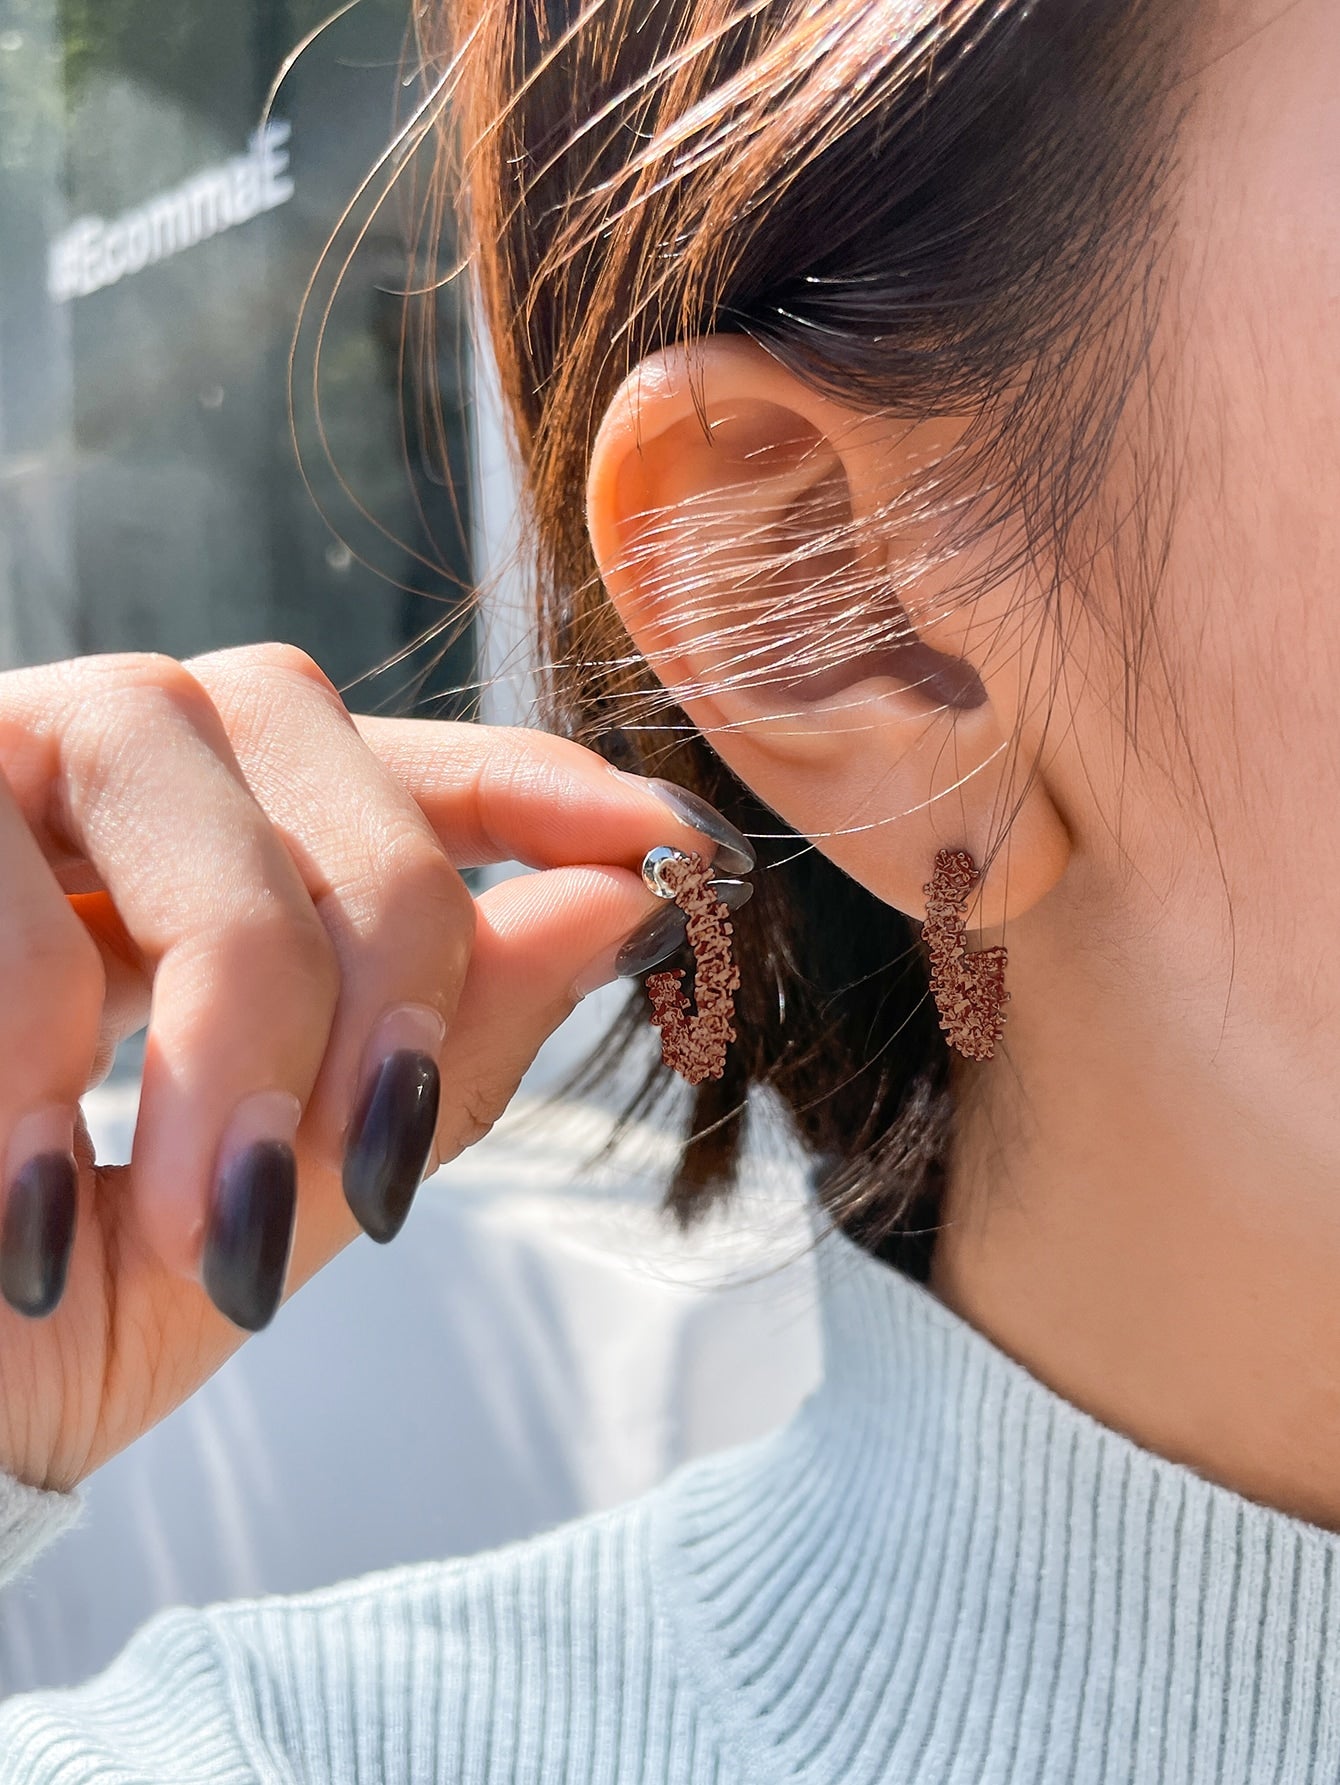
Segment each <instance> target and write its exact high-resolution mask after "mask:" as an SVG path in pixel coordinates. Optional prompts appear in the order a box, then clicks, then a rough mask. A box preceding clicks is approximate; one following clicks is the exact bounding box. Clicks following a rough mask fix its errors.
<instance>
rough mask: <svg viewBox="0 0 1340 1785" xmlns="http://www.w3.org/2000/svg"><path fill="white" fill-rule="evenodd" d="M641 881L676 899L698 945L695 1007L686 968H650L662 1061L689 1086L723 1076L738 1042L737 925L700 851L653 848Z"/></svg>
mask: <svg viewBox="0 0 1340 1785" xmlns="http://www.w3.org/2000/svg"><path fill="white" fill-rule="evenodd" d="M642 878H643V879H644V880H645V881H646V883H647V885H648V887H649V888H650V889H651V891H652V892H654V893H655V894H656V895H657V897H658V898H662V899H673V900H674V901H675V903H676V905H678V906H679V908H680V910H681V911H682V912H683V913H684V916H685V918H686V919H687V925H686V929H687V937H686V939H687V941H688V944H689V947H690V948H691V949H692V950H693V957H694V981H693V1006H690V1003H689V1000H688V998H687V997H686V996H685V993H684V991H683V988H682V983H681V982H682V981H683V978H684V973H683V970H682V969H681V968H676V969H675V970H674V971H673V972H670V973H652V974H650V975H649V976H648V979H647V995H648V996H649V997H650V999H651V1008H652V1018H651V1020H652V1022H653V1023H654V1024H655V1026H656V1027H657V1028H658V1029H659V1030H660V1032H661V1058H662V1059H663V1060H664V1061H665V1064H666V1065H667V1066H672V1067H673V1068H674V1070H675V1071H676V1072H678V1073H679V1074H680V1075H681V1076H682V1077H683V1078H686V1079H687V1080H688V1082H689V1083H690V1084H691V1085H700V1084H701V1083H702V1082H703V1080H704V1079H709V1078H720V1077H722V1075H723V1074H724V1072H725V1070H726V1049H727V1047H728V1046H729V1045H730V1043H731V1042H732V1041H734V1040H735V1030H734V1028H733V1026H732V1021H731V1019H732V1018H733V1017H734V1015H735V993H736V991H737V990H738V989H739V985H740V969H739V967H738V966H737V965H736V963H735V957H734V954H733V953H732V950H731V937H732V936H733V935H734V933H735V932H734V926H733V925H732V924H731V921H730V915H729V911H728V909H727V907H726V905H725V904H724V902H723V901H722V900H721V898H720V897H719V896H718V895H717V893H716V892H715V891H714V890H713V884H712V870H711V868H710V867H709V866H708V865H707V863H706V862H705V861H704V860H703V858H702V856H701V855H696V854H692V853H689V852H686V851H684V850H680V849H670V848H667V847H665V846H660V847H658V848H656V849H651V850H648V852H647V855H646V857H645V859H644V860H643V863H642Z"/></svg>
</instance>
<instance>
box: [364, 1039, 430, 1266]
mask: <svg viewBox="0 0 1340 1785" xmlns="http://www.w3.org/2000/svg"><path fill="white" fill-rule="evenodd" d="M441 1094H442V1080H441V1077H440V1075H439V1073H438V1070H437V1063H436V1061H434V1060H431V1059H429V1057H428V1055H427V1054H421V1053H419V1052H417V1051H416V1050H414V1049H411V1048H403V1049H401V1050H400V1051H399V1052H398V1053H394V1054H391V1055H389V1056H388V1058H386V1059H385V1060H383V1061H382V1063H381V1065H380V1066H379V1067H378V1069H377V1071H376V1072H375V1073H374V1074H373V1076H372V1080H371V1082H370V1084H369V1085H368V1088H367V1090H366V1092H365V1093H364V1096H363V1099H362V1102H361V1104H360V1107H359V1111H358V1114H357V1116H356V1117H355V1118H354V1124H353V1128H352V1129H351V1131H350V1139H349V1147H348V1151H347V1152H346V1153H345V1156H344V1194H345V1199H346V1201H347V1202H348V1204H349V1207H350V1208H351V1209H352V1210H353V1212H354V1214H355V1215H356V1216H357V1217H358V1223H359V1225H360V1227H362V1229H363V1231H364V1233H366V1234H368V1235H369V1236H370V1237H371V1238H372V1239H374V1240H376V1241H377V1242H378V1243H379V1244H381V1245H385V1244H386V1242H387V1241H388V1240H393V1239H394V1238H395V1236H396V1235H397V1234H398V1233H399V1232H400V1229H401V1227H402V1226H403V1225H404V1222H405V1217H406V1215H408V1214H409V1210H410V1204H411V1203H412V1202H413V1201H414V1194H415V1192H416V1191H417V1190H418V1188H419V1185H420V1184H421V1183H422V1181H423V1174H424V1168H425V1167H426V1165H427V1164H428V1155H429V1153H430V1152H431V1151H432V1147H433V1136H434V1134H436V1132H437V1106H438V1103H439V1101H440V1099H441Z"/></svg>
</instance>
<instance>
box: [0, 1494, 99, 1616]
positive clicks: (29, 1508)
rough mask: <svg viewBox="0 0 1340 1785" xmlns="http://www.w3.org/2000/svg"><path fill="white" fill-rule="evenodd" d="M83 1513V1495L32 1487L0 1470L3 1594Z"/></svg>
mask: <svg viewBox="0 0 1340 1785" xmlns="http://www.w3.org/2000/svg"><path fill="white" fill-rule="evenodd" d="M83 1510H84V1498H83V1495H82V1494H79V1493H77V1492H76V1493H72V1494H61V1493H53V1492H52V1491H51V1490H50V1489H48V1488H37V1487H29V1486H28V1484H27V1483H26V1482H23V1481H19V1480H18V1479H17V1478H16V1477H15V1476H13V1475H9V1474H7V1473H6V1472H5V1471H4V1470H3V1469H0V1592H3V1591H4V1589H5V1588H6V1587H7V1586H9V1585H10V1583H11V1582H13V1581H14V1580H16V1579H17V1578H18V1577H19V1576H20V1575H21V1574H22V1573H23V1572H24V1570H25V1569H26V1568H29V1567H30V1566H31V1565H32V1563H33V1562H35V1561H36V1560H37V1558H38V1556H39V1555H40V1554H41V1553H42V1551H43V1550H44V1549H46V1548H47V1546H48V1545H49V1544H52V1543H54V1542H55V1541H56V1539H57V1538H58V1537H59V1536H60V1535H61V1533H62V1532H63V1531H67V1530H68V1529H69V1528H70V1526H71V1525H73V1524H76V1523H77V1522H78V1520H79V1517H80V1515H81V1514H82V1512H83Z"/></svg>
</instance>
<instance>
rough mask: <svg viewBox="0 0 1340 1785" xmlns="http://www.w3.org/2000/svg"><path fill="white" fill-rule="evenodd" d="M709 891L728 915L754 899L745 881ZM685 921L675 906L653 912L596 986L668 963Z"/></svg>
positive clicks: (678, 944)
mask: <svg viewBox="0 0 1340 1785" xmlns="http://www.w3.org/2000/svg"><path fill="white" fill-rule="evenodd" d="M712 890H713V891H714V892H715V893H716V895H717V897H718V898H719V899H720V900H721V902H722V904H723V905H724V906H725V907H726V909H727V910H728V911H738V910H739V909H740V907H741V905H747V904H748V903H749V901H750V899H752V898H753V896H754V889H753V887H752V885H751V884H750V883H749V881H747V880H717V881H713V882H712ZM687 921H688V920H687V919H686V918H685V916H684V913H683V912H682V911H681V910H680V908H679V906H678V905H672V904H665V905H663V906H662V907H661V909H660V910H659V911H653V912H652V914H651V916H650V917H649V918H648V919H647V921H646V922H645V923H644V924H643V925H642V926H641V928H640V929H636V930H634V931H633V933H632V935H631V936H630V937H629V938H628V940H627V941H626V942H625V943H624V944H623V946H622V948H620V949H619V951H618V953H617V954H616V955H615V957H614V961H613V972H612V974H610V975H608V976H607V979H605V980H598V981H597V984H601V985H603V984H606V983H608V978H617V979H636V978H637V976H638V975H639V974H641V973H646V972H648V971H650V969H651V968H652V967H654V966H656V964H657V963H658V962H659V961H665V960H668V959H669V958H670V956H671V955H672V954H674V952H675V950H676V949H677V948H680V947H681V946H682V945H683V942H684V932H685V928H686V925H687ZM593 989H594V988H593Z"/></svg>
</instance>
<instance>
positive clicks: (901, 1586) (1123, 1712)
mask: <svg viewBox="0 0 1340 1785" xmlns="http://www.w3.org/2000/svg"><path fill="white" fill-rule="evenodd" d="M817 1262H818V1274H819V1280H820V1285H821V1301H822V1318H823V1331H824V1354H825V1377H824V1382H823V1384H822V1386H821V1387H820V1389H819V1390H818V1391H817V1392H816V1393H815V1394H814V1395H813V1396H812V1397H811V1398H810V1400H809V1401H807V1402H806V1404H805V1406H804V1408H803V1409H802V1410H801V1412H800V1413H799V1414H798V1415H797V1416H796V1418H795V1419H794V1420H792V1421H791V1423H790V1424H789V1425H788V1426H786V1427H785V1428H784V1429H783V1430H782V1431H781V1432H779V1433H778V1434H776V1435H774V1436H773V1437H771V1438H768V1439H765V1440H763V1441H762V1442H761V1443H758V1444H755V1445H751V1446H749V1447H747V1448H746V1449H745V1450H743V1451H737V1452H734V1453H729V1454H728V1455H726V1456H724V1457H721V1458H715V1459H711V1460H709V1461H708V1462H707V1463H705V1464H703V1465H699V1466H697V1467H695V1468H693V1469H690V1470H688V1471H685V1472H684V1473H683V1474H682V1475H681V1476H680V1477H678V1478H677V1479H676V1481H675V1482H674V1483H673V1484H672V1485H671V1488H670V1490H669V1491H668V1492H667V1493H666V1494H665V1495H664V1496H663V1498H662V1501H661V1512H660V1514H659V1524H658V1537H657V1542H658V1545H660V1546H661V1548H662V1554H661V1557H660V1562H659V1568H658V1573H659V1578H660V1582H661V1586H662V1590H663V1591H664V1592H665V1593H666V1595H667V1597H668V1598H669V1600H670V1601H671V1603H672V1606H673V1615H674V1616H675V1617H676V1619H677V1621H678V1622H679V1623H680V1625H681V1628H682V1631H683V1634H684V1638H685V1647H686V1652H687V1654H688V1656H689V1665H690V1666H691V1667H692V1668H693V1670H694V1671H695V1673H696V1675H697V1678H698V1685H699V1688H700V1689H701V1690H702V1691H703V1692H705V1693H706V1694H707V1695H708V1697H709V1699H710V1701H711V1704H712V1708H713V1713H714V1715H715V1717H716V1718H717V1719H718V1720H719V1723H720V1727H721V1729H722V1731H723V1733H724V1735H725V1738H726V1739H727V1741H728V1743H729V1745H730V1746H731V1747H732V1748H733V1749H734V1750H735V1751H736V1753H737V1755H738V1759H739V1764H740V1770H741V1776H742V1777H744V1778H748V1779H750V1780H759V1781H771V1780H773V1779H780V1778H786V1779H794V1780H798V1781H809V1782H812V1785H818V1782H819V1781H824V1782H825V1785H828V1782H832V1785H837V1782H838V1781H841V1785H866V1782H869V1785H874V1782H875V1781H879V1782H880V1785H890V1782H894V1781H897V1782H901V1781H915V1785H950V1782H951V1781H952V1782H953V1785H983V1782H984V1781H993V1782H994V1781H999V1782H1000V1785H1005V1782H1006V1781H1015V1782H1018V1785H1037V1782H1039V1781H1044V1780H1045V1781H1048V1782H1049V1785H1051V1782H1054V1785H1099V1782H1100V1781H1115V1780H1121V1781H1134V1782H1135V1785H1153V1782H1159V1785H1162V1782H1164V1781H1184V1780H1185V1781H1192V1780H1194V1781H1203V1782H1204V1785H1230V1782H1231V1785H1238V1782H1241V1785H1260V1782H1263V1781H1266V1780H1270V1781H1289V1782H1290V1785H1295V1782H1296V1785H1304V1782H1305V1781H1306V1782H1312V1781H1318V1782H1320V1781H1322V1780H1325V1781H1333V1780H1335V1779H1337V1778H1340V1579H1338V1578H1337V1576H1338V1575H1340V1570H1338V1569H1337V1560H1338V1559H1340V1539H1337V1538H1336V1537H1335V1536H1333V1535H1332V1534H1330V1533H1327V1532H1324V1531H1321V1530H1318V1529H1316V1528H1315V1527H1313V1526H1310V1525H1306V1524H1303V1523H1300V1522H1298V1521H1296V1520H1293V1519H1289V1518H1286V1517H1285V1516H1283V1515H1282V1514H1280V1513H1276V1512H1272V1511H1270V1510H1268V1509H1266V1508H1263V1507H1260V1506H1257V1505H1254V1504H1252V1503H1251V1502H1249V1501H1247V1500H1243V1499H1241V1498H1239V1497H1238V1496H1237V1495H1235V1494H1232V1493H1229V1492H1227V1491H1226V1490H1224V1489H1222V1488H1219V1487H1216V1486H1214V1485H1212V1484H1210V1483H1208V1482H1206V1481H1204V1480H1203V1479H1202V1478H1201V1477H1199V1476H1198V1475H1196V1474H1194V1473H1193V1472H1192V1471H1191V1470H1189V1469H1186V1468H1183V1467H1181V1466H1179V1465H1177V1464H1174V1463H1170V1462H1167V1461H1165V1460H1164V1459H1162V1458H1160V1457H1156V1456H1154V1455H1152V1454H1150V1453H1149V1452H1147V1451H1143V1450H1141V1449H1139V1448H1138V1447H1137V1446H1136V1445H1134V1444H1132V1443H1130V1442H1129V1441H1128V1440H1127V1439H1125V1438H1122V1437H1120V1436H1119V1435H1117V1434H1116V1433H1114V1432H1112V1431H1110V1430H1108V1429H1107V1428H1105V1427H1103V1426H1101V1425H1099V1424H1098V1423H1097V1422H1096V1421H1094V1420H1093V1419H1091V1418H1089V1416H1088V1415H1087V1414H1084V1413H1082V1412H1080V1411H1079V1410H1078V1409H1076V1408H1075V1407H1073V1406H1071V1405H1070V1404H1069V1403H1067V1402H1065V1401H1063V1400H1061V1399H1060V1398H1059V1397H1058V1396H1057V1395H1055V1394H1053V1393H1052V1392H1051V1391H1050V1390H1049V1389H1047V1388H1045V1387H1043V1386H1042V1384H1040V1383H1039V1382H1038V1381H1036V1380H1035V1379H1034V1378H1033V1377H1032V1376H1030V1375H1029V1374H1028V1373H1027V1371H1025V1370H1024V1369H1022V1368H1021V1367H1020V1366H1019V1365H1018V1364H1016V1363H1014V1362H1013V1361H1012V1360H1011V1359H1010V1358H1008V1357H1006V1356H1005V1354H1004V1353H1003V1352H1001V1351H1000V1350H998V1349H997V1348H996V1347H995V1346H994V1345H992V1344H991V1343H990V1341H988V1340H987V1339H985V1338H984V1337H982V1335H981V1334H979V1333H978V1332H976V1331H975V1330H974V1329H973V1328H972V1327H970V1326H968V1325H967V1324H966V1323H965V1322H964V1321H963V1320H961V1319H960V1318H959V1317H958V1316H957V1315H955V1314H953V1313H951V1312H950V1311H949V1310H948V1309H947V1308H946V1307H945V1306H944V1305H943V1304H942V1303H940V1302H939V1301H937V1300H936V1299H935V1297H934V1296H932V1295H931V1294H930V1292H929V1291H927V1290H925V1289H923V1288H922V1287H920V1286H919V1285H918V1284H916V1283H913V1282H911V1281H910V1280H908V1279H907V1278H905V1277H902V1276H900V1275H898V1274H897V1273H895V1272H894V1271H892V1270H891V1269H889V1268H888V1267H886V1266H884V1265H882V1264H880V1263H878V1262H877V1261H876V1260H874V1259H873V1258H871V1257H870V1256H869V1255H867V1254H866V1253H864V1252H862V1251H861V1250H859V1249H858V1248H857V1247H856V1246H855V1245H853V1244H852V1243H851V1242H850V1241H849V1240H847V1239H845V1238H843V1237H842V1236H841V1235H839V1234H836V1233H832V1234H829V1235H827V1236H826V1237H825V1238H824V1239H823V1240H822V1241H821V1242H820V1244H819V1248H818V1261H817ZM666 1546H668V1547H669V1549H671V1550H673V1552H674V1553H672V1554H670V1553H665V1550H666Z"/></svg>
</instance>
